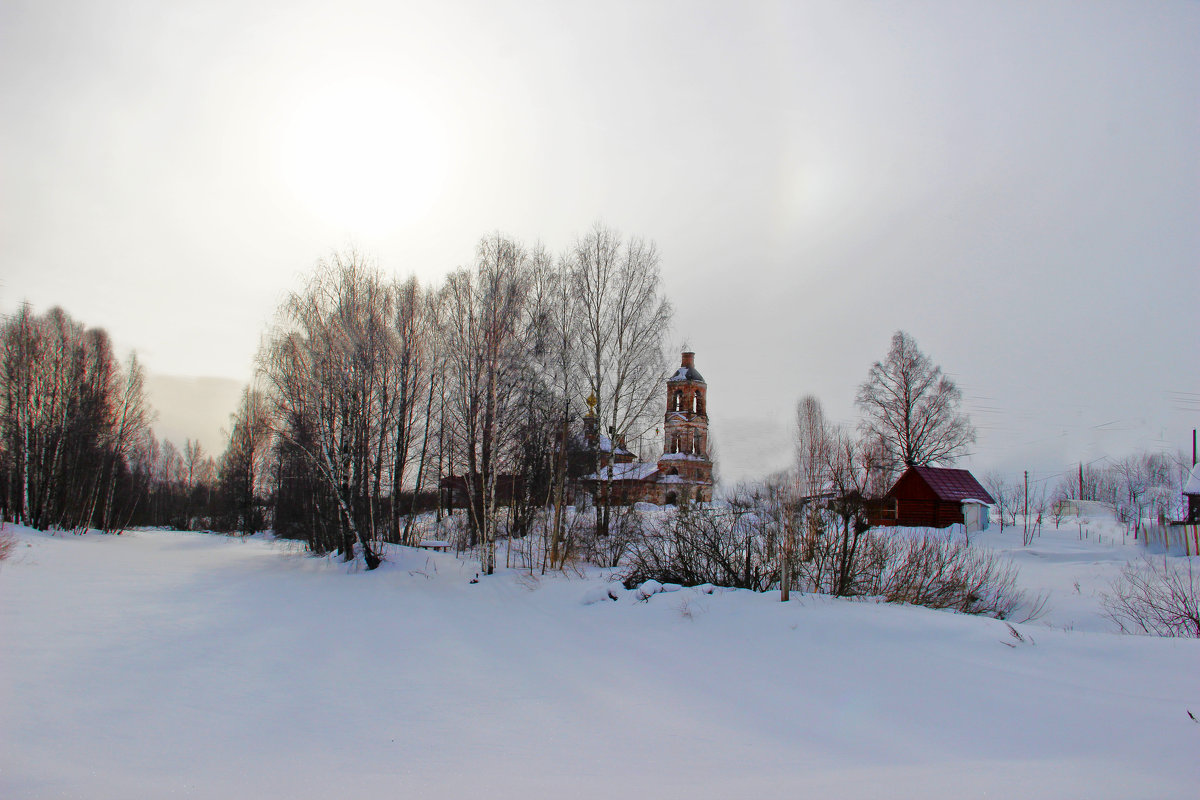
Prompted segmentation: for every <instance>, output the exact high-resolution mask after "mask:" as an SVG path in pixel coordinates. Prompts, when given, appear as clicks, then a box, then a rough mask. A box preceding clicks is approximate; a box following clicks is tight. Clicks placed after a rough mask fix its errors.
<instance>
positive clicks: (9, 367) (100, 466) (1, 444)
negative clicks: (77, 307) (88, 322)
mask: <svg viewBox="0 0 1200 800" xmlns="http://www.w3.org/2000/svg"><path fill="white" fill-rule="evenodd" d="M0 347H2V348H3V351H2V353H0V358H2V359H3V364H2V367H0V369H2V370H3V372H2V374H0V392H2V396H0V467H2V469H0V481H3V483H2V485H0V502H2V503H3V514H4V518H5V519H8V520H13V521H17V522H20V523H22V524H25V525H29V526H32V527H35V528H40V529H46V528H49V527H57V528H64V529H84V528H101V529H103V530H115V529H118V528H120V527H121V526H123V525H125V524H127V521H128V520H129V518H130V517H131V516H132V515H133V514H134V513H135V511H136V510H137V508H136V506H137V502H138V500H139V499H140V498H139V497H138V493H137V492H136V491H134V487H133V476H132V473H131V470H130V464H131V462H132V461H133V455H134V453H135V450H136V448H137V446H138V444H139V443H140V442H141V441H143V439H144V437H145V432H146V430H147V429H148V427H149V412H148V409H147V406H146V402H145V397H144V392H143V380H144V378H143V373H142V368H141V366H140V365H139V364H138V361H137V358H136V357H134V356H131V357H130V359H129V360H128V361H127V362H126V363H125V364H124V365H122V364H120V363H118V361H117V359H116V357H115V356H114V355H113V351H112V344H111V342H110V340H109V337H108V334H107V333H105V332H104V331H103V330H98V329H87V328H84V326H83V325H82V324H80V323H79V322H76V321H75V320H73V319H71V317H70V316H69V315H68V314H67V313H66V312H64V311H63V310H62V309H59V308H54V309H51V310H50V311H48V312H47V313H45V314H43V315H40V316H39V315H37V314H35V313H34V312H33V310H32V309H31V308H30V307H29V306H28V305H23V306H21V308H20V309H19V310H18V311H17V313H16V314H14V315H13V316H12V317H11V318H9V319H7V320H6V321H5V323H4V325H3V329H2V330H0Z"/></svg>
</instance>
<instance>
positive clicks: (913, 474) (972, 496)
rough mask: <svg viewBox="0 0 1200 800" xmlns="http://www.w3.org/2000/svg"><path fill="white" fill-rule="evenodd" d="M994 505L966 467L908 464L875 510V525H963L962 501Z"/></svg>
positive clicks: (932, 526) (872, 520)
mask: <svg viewBox="0 0 1200 800" xmlns="http://www.w3.org/2000/svg"><path fill="white" fill-rule="evenodd" d="M964 503H974V504H983V505H988V506H991V505H995V503H996V501H995V500H994V499H993V498H992V496H991V495H990V494H988V492H987V489H984V488H983V487H982V486H980V485H979V481H977V480H975V476H974V475H972V474H971V473H970V472H968V471H967V470H965V469H943V468H940V467H917V466H913V467H909V468H908V469H907V470H905V472H904V474H903V475H901V476H900V479H899V480H897V481H896V483H895V484H894V485H893V486H892V488H891V489H889V490H888V492H887V494H886V495H884V497H883V503H881V504H880V505H879V506H878V507H876V508H875V509H872V513H871V519H870V523H871V524H872V525H906V526H915V525H921V526H926V527H930V528H945V527H946V526H948V525H955V524H963V523H965V522H966V520H965V518H964V517H963V504H964Z"/></svg>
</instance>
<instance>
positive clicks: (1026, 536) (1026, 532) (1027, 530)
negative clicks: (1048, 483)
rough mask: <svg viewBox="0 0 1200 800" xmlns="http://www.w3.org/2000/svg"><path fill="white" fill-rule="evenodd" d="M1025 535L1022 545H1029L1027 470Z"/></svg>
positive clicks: (1027, 476)
mask: <svg viewBox="0 0 1200 800" xmlns="http://www.w3.org/2000/svg"><path fill="white" fill-rule="evenodd" d="M1024 517H1025V534H1024V537H1023V539H1022V543H1023V544H1029V470H1025V513H1024Z"/></svg>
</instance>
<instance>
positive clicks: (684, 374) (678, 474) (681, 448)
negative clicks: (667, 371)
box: [658, 352, 712, 503]
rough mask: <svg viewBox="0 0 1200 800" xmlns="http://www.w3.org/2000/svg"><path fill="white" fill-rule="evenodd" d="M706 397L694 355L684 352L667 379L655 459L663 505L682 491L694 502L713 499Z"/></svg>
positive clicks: (706, 388)
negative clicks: (660, 443)
mask: <svg viewBox="0 0 1200 800" xmlns="http://www.w3.org/2000/svg"><path fill="white" fill-rule="evenodd" d="M707 394H708V384H707V383H705V382H704V378H703V376H701V375H700V373H699V372H697V371H696V354H695V353H692V352H685V353H684V354H683V361H682V362H681V364H680V366H679V369H677V370H676V371H675V374H673V375H672V376H671V377H669V378H667V413H666V416H665V417H664V422H665V425H664V435H663V454H662V457H661V458H660V459H659V460H658V469H659V474H660V475H661V476H663V477H662V478H660V479H659V480H660V482H661V483H662V484H663V489H664V492H663V502H667V503H672V502H676V501H677V499H679V498H680V497H681V495H680V492H681V490H683V489H684V488H686V489H687V493H688V495H689V496H690V497H691V498H692V499H693V500H698V501H700V502H709V501H711V500H712V461H711V460H710V459H709V457H708V398H707ZM672 496H674V497H675V498H676V499H672Z"/></svg>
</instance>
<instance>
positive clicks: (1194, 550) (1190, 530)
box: [1141, 522, 1200, 556]
mask: <svg viewBox="0 0 1200 800" xmlns="http://www.w3.org/2000/svg"><path fill="white" fill-rule="evenodd" d="M1141 541H1142V546H1143V547H1145V548H1146V549H1147V550H1150V551H1151V552H1154V553H1168V554H1170V555H1173V556H1196V555H1200V525H1184V524H1183V523H1180V522H1168V523H1167V524H1166V525H1146V526H1145V527H1143V528H1142V539H1141Z"/></svg>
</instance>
